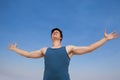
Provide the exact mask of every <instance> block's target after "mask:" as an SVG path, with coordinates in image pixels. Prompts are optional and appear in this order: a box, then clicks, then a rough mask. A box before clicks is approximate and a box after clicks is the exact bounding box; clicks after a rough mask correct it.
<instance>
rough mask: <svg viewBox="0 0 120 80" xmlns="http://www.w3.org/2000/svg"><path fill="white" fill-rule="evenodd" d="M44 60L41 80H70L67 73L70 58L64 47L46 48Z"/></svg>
mask: <svg viewBox="0 0 120 80" xmlns="http://www.w3.org/2000/svg"><path fill="white" fill-rule="evenodd" d="M44 60H45V70H44V77H43V80H70V77H69V73H68V67H69V62H70V58H69V56H68V54H67V52H66V48H65V47H61V48H48V49H47V51H46V53H45V57H44Z"/></svg>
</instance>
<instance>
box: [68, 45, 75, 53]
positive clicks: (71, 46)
mask: <svg viewBox="0 0 120 80" xmlns="http://www.w3.org/2000/svg"><path fill="white" fill-rule="evenodd" d="M73 48H74V45H67V46H66V51H67V52H68V53H70V52H71V51H72V49H73Z"/></svg>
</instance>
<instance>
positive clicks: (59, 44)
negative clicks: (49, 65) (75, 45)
mask: <svg viewBox="0 0 120 80" xmlns="http://www.w3.org/2000/svg"><path fill="white" fill-rule="evenodd" d="M60 47H61V43H60V41H53V44H52V48H60Z"/></svg>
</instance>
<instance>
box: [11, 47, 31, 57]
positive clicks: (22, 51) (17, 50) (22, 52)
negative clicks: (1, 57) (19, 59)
mask: <svg viewBox="0 0 120 80" xmlns="http://www.w3.org/2000/svg"><path fill="white" fill-rule="evenodd" d="M12 51H14V52H16V53H17V54H19V55H21V56H24V57H29V55H30V52H27V51H24V50H21V49H19V48H14V49H13V50H12Z"/></svg>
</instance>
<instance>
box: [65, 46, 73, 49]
mask: <svg viewBox="0 0 120 80" xmlns="http://www.w3.org/2000/svg"><path fill="white" fill-rule="evenodd" d="M74 47H75V46H74V45H67V46H66V49H73V48H74Z"/></svg>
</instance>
